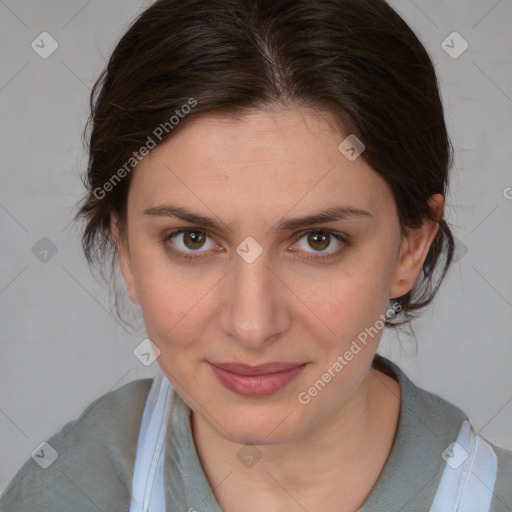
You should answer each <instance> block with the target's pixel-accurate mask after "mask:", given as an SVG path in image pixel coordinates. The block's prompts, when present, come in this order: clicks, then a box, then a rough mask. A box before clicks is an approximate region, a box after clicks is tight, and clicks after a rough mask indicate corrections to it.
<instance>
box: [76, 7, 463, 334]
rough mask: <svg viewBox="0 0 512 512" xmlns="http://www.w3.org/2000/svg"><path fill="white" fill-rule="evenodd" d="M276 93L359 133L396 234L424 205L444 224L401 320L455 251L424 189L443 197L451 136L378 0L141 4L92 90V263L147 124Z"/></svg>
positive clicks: (428, 65) (83, 211)
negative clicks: (390, 204)
mask: <svg viewBox="0 0 512 512" xmlns="http://www.w3.org/2000/svg"><path fill="white" fill-rule="evenodd" d="M193 102H195V103H194V106H193V108H188V109H185V108H184V105H189V106H190V105H192V104H193ZM275 104H282V105H284V106H287V107H291V108H293V107H298V106H305V107H310V108H313V109H316V110H317V111H329V112H332V113H333V114H334V115H335V116H336V118H337V119H339V121H340V126H343V127H344V132H345V134H346V135H348V134H355V135H356V136H357V137H358V138H359V139H360V140H361V141H363V143H364V144H365V146H366V148H365V151H364V153H363V154H362V155H361V158H364V159H365V160H366V162H367V163H368V164H369V165H370V166H371V167H372V168H373V169H374V170H375V172H377V173H378V174H379V175H380V176H381V177H383V178H384V179H385V180H386V182H387V183H388V184H389V186H390V188H391V190H392V192H393V196H394V199H395V201H396V205H397V210H398V216H399V223H400V229H401V232H402V235H405V234H407V233H408V230H409V229H411V228H415V227H419V226H420V225H421V222H422V218H423V217H424V216H427V217H429V218H430V219H432V220H435V221H436V222H437V223H438V224H439V230H438V232H437V234H436V236H435V238H434V240H433V242H432V244H431V246H430V249H429V252H428V255H427V257H426V260H425V262H424V265H423V268H422V271H421V273H420V275H419V276H418V279H417V280H416V282H415V284H414V286H413V288H412V289H411V291H410V292H409V293H407V294H406V295H404V296H402V297H400V298H395V299H392V304H391V305H394V307H395V309H396V307H397V304H398V305H399V308H398V309H401V311H400V314H399V315H397V316H396V318H395V322H391V321H389V320H388V321H387V322H386V325H387V326H392V327H394V326H398V325H405V324H409V323H410V320H411V319H412V318H413V317H414V316H415V315H413V311H414V310H419V309H420V308H423V307H425V306H427V305H428V304H430V302H431V301H432V299H433V298H434V296H435V294H436V292H437V290H438V288H439V286H440V284H441V281H442V280H443V278H444V276H445V274H446V271H447V269H448V267H449V265H450V263H451V261H452V255H453V252H454V239H453V235H452V233H451V230H450V228H449V226H448V224H447V222H446V221H445V220H444V219H442V220H440V221H437V220H436V219H435V217H433V216H432V214H431V212H430V210H429V208H428V204H427V200H428V198H429V197H430V196H431V195H433V194H436V193H439V194H442V195H443V196H444V197H445V198H446V191H447V186H448V172H449V169H450V167H451V164H452V159H453V149H452V146H451V143H450V140H449V137H448V134H447V130H446V126H445V120H444V113H443V107H442V103H441V99H440V95H439V90H438V83H437V77H436V74H435V71H434V67H433V64H432V61H431V59H430V57H429V55H428V54H427V52H426V50H425V48H424V47H423V45H422V44H421V42H420V41H419V40H418V38H417V37H416V35H415V34H414V33H413V31H412V30H411V29H410V28H409V27H408V25H407V24H406V23H405V22H404V21H403V19H402V18H401V17H400V16H399V15H398V14H397V13H396V12H395V11H394V10H393V9H392V8H391V7H390V6H389V5H388V4H387V3H386V2H384V1H383V0H187V1H183V0H158V1H156V2H155V3H153V4H152V5H151V6H150V7H149V8H148V9H147V10H146V11H144V12H143V13H142V14H141V15H140V16H139V17H138V18H137V19H136V20H135V21H134V22H133V24H132V25H131V27H130V28H129V29H128V31H127V32H126V33H125V35H124V36H123V37H122V39H121V40H120V41H119V43H118V44H117V46H116V48H115V49H114V51H113V53H112V56H111V57H110V60H109V62H108V65H107V67H106V69H105V70H104V71H103V72H102V74H101V76H100V77H99V78H98V80H97V81H96V83H95V85H94V88H93V90H92V92H91V97H90V106H91V115H90V117H89V120H88V123H87V126H86V130H84V140H87V131H88V129H90V138H89V140H88V143H89V148H88V149H89V162H88V169H87V175H86V177H85V179H84V183H85V185H86V187H87V195H86V197H84V199H83V201H82V202H81V204H80V205H79V211H78V213H77V214H76V217H75V219H76V220H78V219H83V220H85V221H86V225H85V228H84V231H83V233H82V246H83V249H84V253H85V256H86V258H87V260H88V262H89V264H91V263H93V262H94V261H99V262H101V263H102V264H104V263H105V261H107V258H108V257H109V256H111V270H112V271H113V272H114V268H115V262H116V260H117V257H116V256H117V248H116V245H115V243H114V241H113V240H112V238H111V236H110V216H111V213H112V212H116V213H117V214H118V215H119V220H120V222H121V232H122V233H123V231H124V223H125V221H126V202H127V201H126V199H127V193H128V188H129V186H130V177H131V173H130V172H129V170H130V165H132V164H136V161H135V160H134V155H139V156H140V150H141V148H143V147H144V146H146V145H147V144H148V141H149V138H151V140H152V141H153V142H157V143H160V142H162V141H164V140H166V139H167V138H169V137H171V136H172V135H173V134H175V133H176V132H177V131H178V130H180V129H182V128H183V127H184V126H186V125H187V123H188V122H189V121H190V120H192V119H194V118H197V117H198V116H203V115H205V114H208V113H223V114H228V115H235V116H237V115H240V114H243V113H244V112H245V111H248V110H253V109H260V108H267V107H270V106H272V105H275ZM185 114H186V115H185ZM173 117H174V121H170V120H171V118H173ZM176 119H178V121H179V122H178V123H176V122H175V121H176ZM159 126H160V127H163V126H165V127H166V130H160V131H162V132H163V136H162V137H161V138H160V139H157V138H156V137H155V129H157V127H159ZM158 133H160V132H158ZM155 139H157V140H155ZM127 162H131V164H129V166H128V167H127ZM123 168H124V170H125V171H124V172H119V171H120V170H121V169H123ZM116 173H117V176H116ZM108 183H110V185H107V187H105V184H108ZM107 189H108V190H107ZM443 254H444V255H445V262H444V265H443V267H442V273H441V275H440V276H439V277H438V278H437V279H434V275H435V270H436V268H438V267H439V262H440V260H441V257H442V256H443ZM116 305H117V300H116ZM118 313H119V309H118ZM400 319H401V320H402V321H399V320H400Z"/></svg>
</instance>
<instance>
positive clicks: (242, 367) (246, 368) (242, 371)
mask: <svg viewBox="0 0 512 512" xmlns="http://www.w3.org/2000/svg"><path fill="white" fill-rule="evenodd" d="M211 364H213V366H217V367H218V368H222V369H223V370H227V371H228V372H232V373H237V374H239V375H266V374H267V373H276V372H284V371H286V370H291V369H292V368H298V367H299V366H303V365H304V364H306V363H278V362H275V363H265V364H259V365H256V366H251V365H247V364H243V363H211Z"/></svg>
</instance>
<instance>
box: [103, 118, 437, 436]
mask: <svg viewBox="0 0 512 512" xmlns="http://www.w3.org/2000/svg"><path fill="white" fill-rule="evenodd" d="M334 126H335V123H334V119H333V118H331V117H329V115H327V114H326V115H324V116H321V115H320V114H318V113H316V112H314V111H312V110H307V109H303V110H290V109H280V110H276V111H274V112H273V113H268V112H263V111H255V112H253V113H250V114H246V115H244V116H243V117H241V118H239V119H234V118H229V117H220V116H207V117H202V118H197V119H195V120H193V121H192V122H191V123H190V124H189V125H187V126H185V127H184V128H183V130H182V131H181V132H177V133H176V135H175V136H173V137H172V138H171V139H169V140H167V141H166V142H164V143H162V144H160V145H159V146H157V147H156V148H155V149H154V150H153V151H152V152H151V153H150V154H149V155H148V156H147V157H146V158H144V159H143V160H142V161H141V162H140V163H139V165H138V166H137V167H136V168H135V169H134V171H133V176H132V182H131V185H130V192H129V197H128V223H127V230H126V235H127V244H126V243H123V247H122V250H121V252H120V263H121V270H122V273H123V276H124V279H125V283H126V286H127V290H128V294H129V297H130V299H131V300H132V302H134V303H137V304H140V306H141V309H142V313H143V316H144V321H145V325H146V328H147V332H148V336H149V338H150V339H151V341H152V342H153V343H154V344H155V345H156V346H157V347H158V349H159V350H160V355H159V357H158V363H159V364H160V366H161V368H162V370H163V371H164V373H165V374H166V375H167V377H168V378H169V380H170V381H171V383H172V384H173V386H174V387H175V388H176V390H177V391H178V393H179V394H180V396H181V397H182V398H183V399H184V400H185V402H187V404H188V405H189V406H190V407H191V409H192V410H193V411H194V414H197V415H199V416H200V417H201V419H202V420H204V421H206V422H207V423H208V424H209V425H210V426H211V427H212V428H213V429H214V430H215V431H217V432H218V433H219V435H222V436H224V437H225V438H226V439H230V440H231V441H234V442H237V443H255V444H270V443H279V442H286V441H287V440H292V439H294V438H295V437H297V436H299V435H301V434H305V433H307V432H309V431H312V430H313V429H314V428H315V427H318V426H319V425H321V424H322V423H323V422H325V421H327V420H329V419H330V418H331V417H333V415H335V414H336V412H337V411H339V410H340V408H341V407H342V406H343V405H344V404H345V403H346V402H348V400H349V398H350V397H351V396H353V394H354V391H355V390H356V389H357V388H358V386H360V385H361V383H362V382H364V379H365V376H366V375H367V372H368V369H369V367H370V365H371V362H372V358H373V356H374V354H375V351H376V349H377V345H378V342H379V340H380V337H381V334H382V326H383V319H384V318H385V316H384V315H386V310H387V309H388V301H389V299H390V298H392V297H399V296H401V295H403V294H405V293H406V292H407V291H409V290H410V288H411V287H412V285H413V283H414V281H415V279H416V277H417V275H418V273H419V271H420V269H421V265H422V263H423V259H424V257H425V255H426V252H427V250H428V245H429V244H430V241H431V239H432V237H433V236H434V234H435V230H434V229H433V228H430V230H429V231H421V232H420V231H418V233H421V236H418V237H417V238H416V239H415V240H416V241H415V242H414V243H410V244H408V243H405V241H404V244H403V245H401V238H400V232H399V224H398V217H397V211H396V207H395V203H394V200H393V196H392V194H391V191H390V189H389V188H388V186H387V184H386V182H385V181H384V180H383V179H382V178H380V177H379V175H377V174H376V173H375V172H374V171H373V170H372V168H371V167H369V166H368V165H367V164H366V163H365V161H364V160H363V159H362V158H357V159H355V160H354V161H351V160H349V159H348V158H347V157H346V156H345V155H344V154H343V153H342V152H341V151H340V150H339V149H338V146H339V145H340V143H341V142H342V141H343V140H344V139H345V135H343V134H341V133H340V131H338V130H337V129H336V128H335V127H334ZM341 208H350V209H353V210H356V209H357V210H358V211H361V212H360V213H359V214H352V215H349V214H347V215H345V216H343V217H342V216H340V218H339V219H338V220H329V221H327V222H320V221H319V220H316V221H311V220H309V221H308V220H306V221H305V222H304V223H303V222H299V221H300V220H301V219H307V218H308V217H310V216H312V215H318V214H320V213H321V212H324V211H326V210H331V213H332V212H333V211H335V210H338V209H341ZM171 209H180V210H171ZM185 212H186V213H187V214H192V213H193V214H196V215H198V216H201V217H202V218H204V219H207V218H208V219H210V220H209V221H208V223H210V222H211V223H215V224H214V225H209V224H207V223H206V220H204V219H203V220H200V219H198V218H196V219H195V220H190V219H188V220H184V219H183V218H178V217H175V216H172V215H171V213H174V214H176V215H178V214H179V215H180V216H182V217H185V215H184V214H185ZM363 212H365V213H363ZM292 219H293V222H291V220H292ZM113 227H114V231H113V233H115V222H114V223H113ZM176 230H187V232H185V233H183V232H182V233H175V234H174V235H173V234H172V233H171V232H174V231H176ZM168 235H173V236H171V237H168ZM336 236H340V237H341V239H338V238H337V237H336ZM406 240H407V239H406ZM188 257H190V258H191V259H188ZM357 347H359V350H358V349H357ZM350 354H352V355H350ZM227 362H233V363H243V364H245V365H249V366H254V365H260V364H265V363H274V362H278V363H292V364H293V365H295V366H296V367H297V366H299V365H303V366H302V367H301V369H300V370H295V371H291V372H288V373H282V374H281V376H280V377H279V376H278V377H275V375H274V377H272V376H270V377H269V376H267V378H262V377H254V376H253V377H239V378H237V377H236V376H233V374H230V373H229V372H228V373H225V372H222V370H215V366H212V364H213V365H215V364H220V363H227ZM260 373H261V372H260ZM292 374H293V375H294V378H293V379H291V380H286V376H291V375H292ZM222 375H224V376H227V380H225V381H224V383H223V382H222ZM280 379H282V380H280ZM319 381H321V382H319ZM278 382H281V387H279V385H278ZM285 382H287V383H286V384H285ZM230 383H231V384H230ZM315 383H316V385H315ZM283 384H284V385H283ZM315 386H316V387H315Z"/></svg>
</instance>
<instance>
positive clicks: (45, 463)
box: [30, 441, 59, 469]
mask: <svg viewBox="0 0 512 512" xmlns="http://www.w3.org/2000/svg"><path fill="white" fill-rule="evenodd" d="M30 456H31V457H32V458H33V459H34V460H35V461H36V462H37V463H38V464H39V465H40V466H41V467H42V468H43V469H46V468H49V467H50V466H51V465H52V464H53V463H54V462H55V461H56V460H57V457H58V456H59V454H58V453H57V452H56V451H55V450H54V449H53V448H52V447H51V446H50V445H49V444H48V443H47V442H46V441H45V442H43V443H41V444H40V445H39V446H38V447H37V448H36V449H35V450H34V451H33V452H32V453H31V454H30Z"/></svg>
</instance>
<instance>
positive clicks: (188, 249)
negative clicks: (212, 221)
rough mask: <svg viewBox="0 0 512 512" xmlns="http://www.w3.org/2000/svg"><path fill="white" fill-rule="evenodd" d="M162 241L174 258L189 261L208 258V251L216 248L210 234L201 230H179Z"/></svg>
mask: <svg viewBox="0 0 512 512" xmlns="http://www.w3.org/2000/svg"><path fill="white" fill-rule="evenodd" d="M162 241H163V242H164V243H165V244H166V247H167V249H168V250H169V251H170V252H171V253H172V254H173V255H174V256H176V257H177V258H184V259H189V260H190V259H194V258H200V257H206V255H207V253H208V252H209V251H208V250H212V249H214V248H215V243H214V242H213V241H212V240H211V238H210V237H209V236H208V234H207V233H206V232H204V231H201V230H199V229H178V230H175V231H172V232H170V233H169V234H167V235H166V236H165V237H164V239H163V240H162ZM208 241H209V242H210V246H208ZM201 249H206V250H201Z"/></svg>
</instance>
